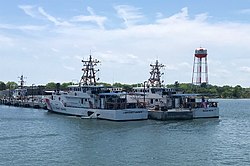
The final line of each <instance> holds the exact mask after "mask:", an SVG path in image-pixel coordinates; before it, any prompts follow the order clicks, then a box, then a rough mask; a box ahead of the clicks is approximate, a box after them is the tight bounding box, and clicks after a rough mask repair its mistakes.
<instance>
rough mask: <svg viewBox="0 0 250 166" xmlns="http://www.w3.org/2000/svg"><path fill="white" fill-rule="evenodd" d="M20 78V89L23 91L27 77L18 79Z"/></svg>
mask: <svg viewBox="0 0 250 166" xmlns="http://www.w3.org/2000/svg"><path fill="white" fill-rule="evenodd" d="M18 78H20V81H18V82H20V86H19V87H20V88H21V89H23V86H24V83H25V81H24V79H25V77H24V76H23V75H21V76H20V77H18Z"/></svg>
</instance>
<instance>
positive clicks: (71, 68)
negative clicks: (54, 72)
mask: <svg viewBox="0 0 250 166" xmlns="http://www.w3.org/2000/svg"><path fill="white" fill-rule="evenodd" d="M63 68H64V69H66V70H70V71H75V68H74V67H71V66H66V65H63Z"/></svg>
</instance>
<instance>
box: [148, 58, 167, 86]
mask: <svg viewBox="0 0 250 166" xmlns="http://www.w3.org/2000/svg"><path fill="white" fill-rule="evenodd" d="M150 67H151V71H150V78H149V79H148V83H147V86H152V87H161V85H162V83H163V81H161V76H162V75H163V74H164V73H162V72H161V69H162V68H164V67H165V65H163V64H160V63H159V62H158V60H156V62H155V64H150Z"/></svg>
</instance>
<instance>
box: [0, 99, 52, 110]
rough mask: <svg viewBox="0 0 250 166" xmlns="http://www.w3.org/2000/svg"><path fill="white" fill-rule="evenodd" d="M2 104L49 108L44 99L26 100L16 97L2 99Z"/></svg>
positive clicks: (0, 100) (0, 101) (0, 102)
mask: <svg viewBox="0 0 250 166" xmlns="http://www.w3.org/2000/svg"><path fill="white" fill-rule="evenodd" d="M0 104H1V105H8V106H14V107H26V108H36V109H47V107H46V104H45V103H44V102H43V101H25V100H16V99H10V100H9V99H4V98H2V99H0Z"/></svg>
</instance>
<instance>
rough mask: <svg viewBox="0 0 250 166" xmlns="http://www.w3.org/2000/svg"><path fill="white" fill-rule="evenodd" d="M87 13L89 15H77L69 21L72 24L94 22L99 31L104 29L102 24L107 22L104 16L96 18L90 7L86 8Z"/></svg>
mask: <svg viewBox="0 0 250 166" xmlns="http://www.w3.org/2000/svg"><path fill="white" fill-rule="evenodd" d="M87 10H88V12H89V13H90V15H88V16H85V15H79V16H74V17H73V18H72V19H71V21H72V22H94V23H96V24H97V25H98V26H99V27H100V28H101V29H104V23H105V21H106V20H107V18H106V17H104V16H98V15H96V14H95V13H94V10H93V9H92V8H91V7H87Z"/></svg>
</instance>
